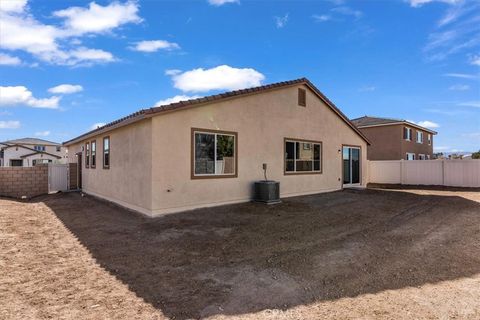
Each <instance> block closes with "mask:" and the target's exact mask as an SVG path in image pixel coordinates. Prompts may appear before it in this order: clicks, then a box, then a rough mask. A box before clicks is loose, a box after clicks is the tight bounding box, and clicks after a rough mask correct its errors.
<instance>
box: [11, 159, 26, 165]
mask: <svg viewBox="0 0 480 320" xmlns="http://www.w3.org/2000/svg"><path fill="white" fill-rule="evenodd" d="M10 167H23V160H22V159H10Z"/></svg>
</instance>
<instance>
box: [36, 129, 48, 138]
mask: <svg viewBox="0 0 480 320" xmlns="http://www.w3.org/2000/svg"><path fill="white" fill-rule="evenodd" d="M49 135H50V131H48V130H46V131H38V132H35V136H37V137H48V136H49Z"/></svg>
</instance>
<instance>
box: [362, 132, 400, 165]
mask: <svg viewBox="0 0 480 320" xmlns="http://www.w3.org/2000/svg"><path fill="white" fill-rule="evenodd" d="M402 130H403V126H379V127H370V128H361V129H360V131H362V132H363V134H364V135H365V136H367V138H368V140H370V142H371V145H369V146H368V159H369V160H399V159H402V147H401V140H402V139H403V131H402Z"/></svg>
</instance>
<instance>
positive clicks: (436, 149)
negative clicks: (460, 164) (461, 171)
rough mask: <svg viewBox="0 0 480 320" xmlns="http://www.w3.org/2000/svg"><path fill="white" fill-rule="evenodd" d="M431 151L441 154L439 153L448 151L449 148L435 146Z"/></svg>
mask: <svg viewBox="0 0 480 320" xmlns="http://www.w3.org/2000/svg"><path fill="white" fill-rule="evenodd" d="M433 149H434V150H435V152H441V151H447V150H450V149H451V148H450V147H448V146H438V147H437V146H435V147H433Z"/></svg>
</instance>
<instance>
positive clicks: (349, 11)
mask: <svg viewBox="0 0 480 320" xmlns="http://www.w3.org/2000/svg"><path fill="white" fill-rule="evenodd" d="M330 11H332V12H335V13H339V14H343V15H345V16H353V17H355V18H356V19H359V18H361V17H362V16H363V12H362V11H360V10H355V9H352V8H350V7H347V6H340V7H335V8H332V9H331V10H330Z"/></svg>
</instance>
